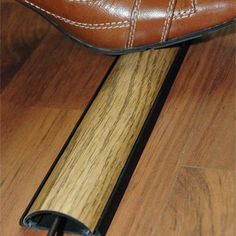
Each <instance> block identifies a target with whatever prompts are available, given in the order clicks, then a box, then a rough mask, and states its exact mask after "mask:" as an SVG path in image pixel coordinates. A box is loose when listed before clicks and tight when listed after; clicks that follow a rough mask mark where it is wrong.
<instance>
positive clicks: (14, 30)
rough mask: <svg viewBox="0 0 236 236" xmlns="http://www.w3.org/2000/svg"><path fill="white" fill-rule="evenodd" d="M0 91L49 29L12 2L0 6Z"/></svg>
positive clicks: (37, 17) (30, 12)
mask: <svg viewBox="0 0 236 236" xmlns="http://www.w3.org/2000/svg"><path fill="white" fill-rule="evenodd" d="M1 21H2V22H1V75H0V76H1V90H3V89H4V88H5V86H6V85H7V84H8V82H9V81H10V79H11V78H12V77H13V76H14V74H15V73H16V72H17V70H18V69H19V68H20V67H21V66H22V65H23V64H24V62H25V61H26V60H27V59H28V57H29V56H30V55H31V53H32V51H33V50H34V49H35V48H36V47H37V46H38V45H39V43H40V42H41V40H42V39H43V37H44V36H45V35H46V34H47V33H48V31H49V29H50V28H51V26H50V25H49V24H48V23H47V22H46V21H45V20H44V19H42V17H40V16H39V15H37V14H36V13H34V12H33V11H28V10H27V11H26V9H25V7H23V6H22V5H21V4H19V3H18V2H16V1H13V0H9V1H6V0H4V1H2V2H1Z"/></svg>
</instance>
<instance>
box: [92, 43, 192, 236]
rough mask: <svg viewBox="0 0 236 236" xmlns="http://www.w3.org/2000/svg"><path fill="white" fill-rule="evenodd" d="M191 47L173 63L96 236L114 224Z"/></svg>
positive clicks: (102, 235) (179, 52) (103, 233)
mask: <svg viewBox="0 0 236 236" xmlns="http://www.w3.org/2000/svg"><path fill="white" fill-rule="evenodd" d="M188 48H189V46H188V45H187V44H183V45H182V46H181V47H180V49H179V51H178V53H177V55H176V57H175V59H174V62H173V63H172V65H171V67H170V69H169V71H168V73H167V76H166V79H165V81H164V83H163V84H162V86H161V89H160V91H159V93H158V95H157V97H156V99H155V101H154V104H153V107H152V109H151V110H150V112H149V114H148V117H147V119H146V121H145V123H144V125H143V127H142V129H141V131H140V133H139V135H138V138H137V140H136V142H135V144H134V146H133V148H132V150H131V153H130V155H129V157H128V159H127V162H126V164H125V166H124V168H123V170H122V172H121V174H120V177H119V178H118V181H117V183H116V185H115V187H114V190H113V192H112V194H111V196H110V198H109V200H108V202H107V204H106V207H105V209H104V211H103V213H102V216H101V218H100V220H99V222H98V224H97V226H96V228H95V234H94V235H95V236H104V235H106V232H107V230H108V228H109V226H110V224H111V222H112V219H113V217H114V215H115V213H116V210H117V208H118V206H119V204H120V202H121V200H122V198H123V196H124V193H125V190H126V188H127V186H128V184H129V182H130V179H131V177H132V174H133V173H134V170H135V168H136V166H137V164H138V161H139V159H140V157H141V155H142V152H143V150H144V148H145V146H146V144H147V142H148V139H149V137H150V135H151V132H152V130H153V128H154V126H155V124H156V121H157V119H158V117H159V115H160V113H161V110H162V108H163V106H164V104H165V101H166V99H167V97H168V94H169V92H170V90H171V87H172V85H173V83H174V81H175V78H176V76H177V74H178V71H179V69H180V67H181V65H182V62H183V60H184V58H185V55H186V53H187V51H188Z"/></svg>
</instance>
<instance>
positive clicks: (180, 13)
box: [173, 0, 196, 20]
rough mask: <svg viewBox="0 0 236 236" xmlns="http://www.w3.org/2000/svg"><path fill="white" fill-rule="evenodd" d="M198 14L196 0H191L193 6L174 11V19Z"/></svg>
mask: <svg viewBox="0 0 236 236" xmlns="http://www.w3.org/2000/svg"><path fill="white" fill-rule="evenodd" d="M195 14H196V0H191V8H190V9H187V10H178V11H176V12H174V16H173V19H174V20H177V19H183V18H187V17H191V16H194V15H195Z"/></svg>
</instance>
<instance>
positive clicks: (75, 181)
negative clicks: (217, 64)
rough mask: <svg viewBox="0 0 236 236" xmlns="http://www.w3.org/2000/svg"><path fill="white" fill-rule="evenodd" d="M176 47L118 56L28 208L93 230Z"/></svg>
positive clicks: (33, 212) (171, 60)
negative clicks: (69, 220) (76, 221)
mask: <svg viewBox="0 0 236 236" xmlns="http://www.w3.org/2000/svg"><path fill="white" fill-rule="evenodd" d="M176 52H177V48H172V49H163V50H159V51H148V52H144V53H136V54H131V55H126V56H122V57H120V59H119V60H118V62H117V63H116V65H115V67H114V68H113V70H112V72H111V73H110V75H109V77H108V79H107V80H106V82H105V84H104V85H103V86H102V88H101V90H100V92H99V94H98V96H97V97H96V99H95V101H94V102H93V104H92V105H91V107H90V109H89V111H88V112H87V113H86V116H85V117H84V119H83V120H82V123H81V124H80V126H79V127H78V129H77V131H76V133H75V134H74V136H73V138H72V140H71V141H70V143H69V145H68V147H67V148H66V150H65V151H64V153H63V155H62V156H61V158H60V160H59V162H58V163H57V165H56V167H55V168H54V170H53V172H52V173H51V175H50V177H49V178H48V180H47V182H46V183H45V185H44V187H43V188H42V190H41V192H40V193H39V195H38V197H37V198H36V200H35V202H34V204H33V205H32V207H31V208H30V210H29V213H28V217H27V218H28V219H31V220H32V219H34V218H30V216H31V214H35V213H37V214H38V215H43V212H42V211H53V212H60V213H63V214H66V215H68V216H70V217H73V218H75V219H77V220H78V221H80V222H81V223H83V224H84V225H85V226H86V227H87V229H89V230H90V231H94V229H95V226H96V225H97V223H98V220H99V218H100V217H101V214H102V212H103V210H104V207H105V205H106V203H107V201H108V198H109V196H110V194H111V192H112V190H113V188H114V185H115V184H116V182H117V180H118V177H119V175H120V173H121V170H122V168H123V167H124V164H125V162H126V161H127V158H128V156H129V154H130V151H131V149H132V147H133V145H134V143H135V141H136V139H137V137H138V134H139V132H140V130H141V128H142V126H143V124H144V121H145V120H146V118H147V115H148V113H149V111H150V109H151V107H152V105H153V102H154V100H155V98H156V96H157V94H158V92H159V90H160V87H161V85H162V83H163V81H164V79H165V77H166V74H167V72H168V70H169V68H170V66H171V64H172V62H173V60H174V58H175V56H176Z"/></svg>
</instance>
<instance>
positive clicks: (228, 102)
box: [179, 27, 236, 170]
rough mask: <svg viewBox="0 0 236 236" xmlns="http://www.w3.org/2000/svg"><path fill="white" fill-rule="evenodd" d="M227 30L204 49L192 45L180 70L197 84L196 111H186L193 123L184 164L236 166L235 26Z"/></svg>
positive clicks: (194, 104)
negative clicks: (185, 64) (185, 62)
mask: <svg viewBox="0 0 236 236" xmlns="http://www.w3.org/2000/svg"><path fill="white" fill-rule="evenodd" d="M225 33H226V34H227V35H226V36H224V37H221V38H215V39H214V40H212V41H211V42H208V43H206V45H205V46H204V50H202V51H201V50H200V46H199V47H198V48H194V47H192V48H191V49H190V51H189V53H188V58H187V60H188V65H187V66H184V67H183V69H182V70H181V73H180V74H179V76H180V77H188V78H189V79H190V80H191V81H192V82H191V83H192V86H194V88H195V89H194V90H192V93H191V94H190V95H192V101H191V103H190V104H189V107H190V106H194V107H195V112H194V114H191V113H188V111H186V113H185V115H186V116H188V119H189V120H192V121H190V122H192V127H189V129H188V130H186V132H188V133H189V139H188V140H187V142H186V144H185V149H184V155H183V159H184V163H183V164H184V165H190V166H200V167H210V168H221V169H231V170H236V146H235V144H236V129H235V127H236V119H235V115H236V94H235V91H236V43H235V40H236V27H231V28H229V30H228V31H226V32H225ZM198 49H199V50H198ZM211 58H213V59H211ZM222 58H223V60H222ZM188 109H190V108H188Z"/></svg>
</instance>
